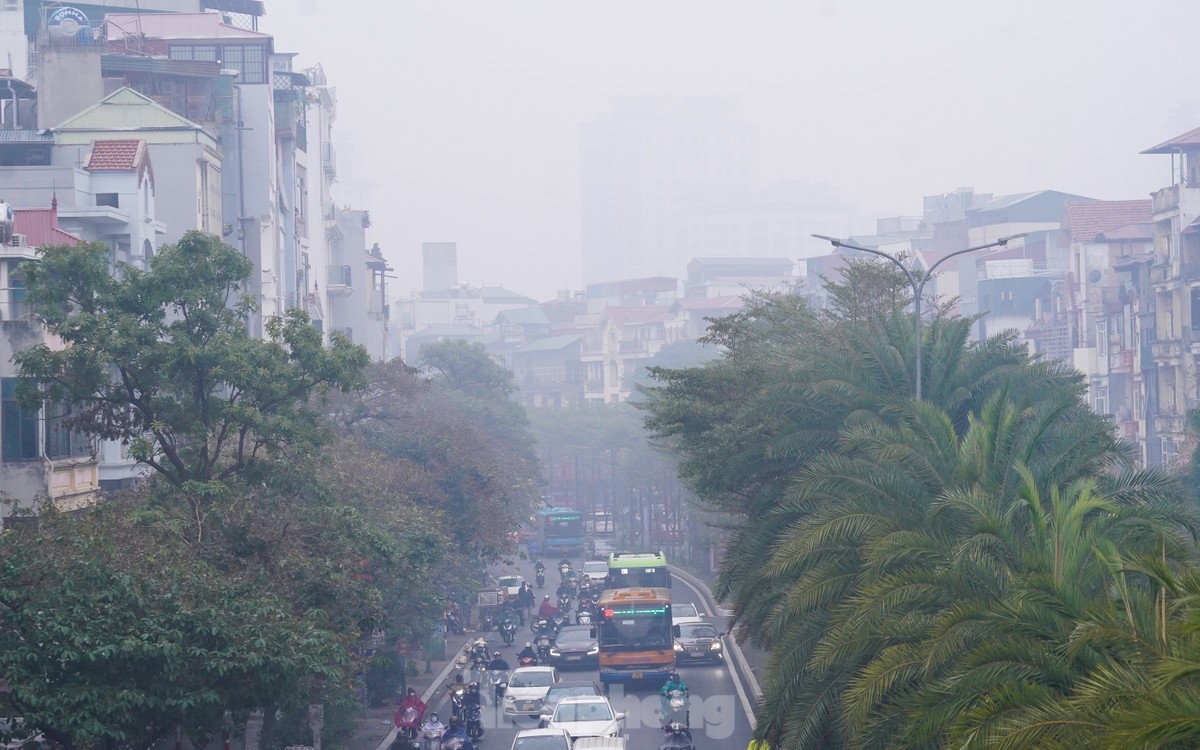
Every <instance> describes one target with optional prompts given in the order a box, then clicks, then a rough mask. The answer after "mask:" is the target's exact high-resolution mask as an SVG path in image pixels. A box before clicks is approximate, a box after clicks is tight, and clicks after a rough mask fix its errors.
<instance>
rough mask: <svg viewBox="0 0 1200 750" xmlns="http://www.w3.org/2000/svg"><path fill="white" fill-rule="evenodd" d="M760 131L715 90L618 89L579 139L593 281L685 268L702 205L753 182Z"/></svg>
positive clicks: (587, 264)
mask: <svg viewBox="0 0 1200 750" xmlns="http://www.w3.org/2000/svg"><path fill="white" fill-rule="evenodd" d="M754 151H755V147H754V138H753V133H752V131H751V128H750V127H749V126H748V125H746V123H745V122H743V121H742V119H741V114H740V111H739V109H738V107H737V105H736V104H735V103H734V102H732V101H730V100H727V99H720V98H711V97H675V96H647V97H630V98H622V99H618V100H617V101H616V103H615V106H614V109H613V111H612V112H609V113H607V114H604V115H602V116H601V117H599V118H598V119H596V120H594V121H592V122H590V123H586V124H585V125H584V126H583V128H582V132H581V139H580V177H581V183H582V184H581V198H582V203H583V205H582V229H583V237H582V239H583V280H584V282H585V283H589V284H590V283H596V282H602V281H611V280H615V279H628V278H638V277H649V276H674V277H676V278H682V276H683V274H684V272H685V269H686V267H687V263H688V261H689V260H691V258H692V257H694V255H695V253H694V251H693V250H692V248H690V247H689V242H688V237H687V233H686V231H684V227H683V223H684V222H683V219H684V217H685V214H687V213H689V212H690V211H692V210H693V207H694V206H696V205H698V204H702V203H705V202H712V201H713V200H714V199H719V197H720V196H723V195H728V194H732V193H736V192H739V191H742V190H745V189H746V188H748V187H750V186H751V185H753V180H754V167H755V158H754Z"/></svg>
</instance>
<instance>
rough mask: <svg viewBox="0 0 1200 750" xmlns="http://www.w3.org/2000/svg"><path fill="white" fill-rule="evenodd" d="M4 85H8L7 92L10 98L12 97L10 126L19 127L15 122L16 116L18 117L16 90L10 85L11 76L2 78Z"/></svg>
mask: <svg viewBox="0 0 1200 750" xmlns="http://www.w3.org/2000/svg"><path fill="white" fill-rule="evenodd" d="M4 85H5V86H7V87H8V93H9V94H11V98H12V126H13V128H16V127H19V126H18V124H17V118H18V116H19V115H18V114H17V112H18V101H17V90H16V89H14V88H13V85H12V79H11V78H6V79H4Z"/></svg>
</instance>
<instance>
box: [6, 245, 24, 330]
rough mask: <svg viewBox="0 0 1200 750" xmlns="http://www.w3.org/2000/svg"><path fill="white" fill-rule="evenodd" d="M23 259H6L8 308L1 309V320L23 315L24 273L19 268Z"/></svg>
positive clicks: (13, 318)
mask: <svg viewBox="0 0 1200 750" xmlns="http://www.w3.org/2000/svg"><path fill="white" fill-rule="evenodd" d="M23 262H24V261H21V260H17V259H15V258H10V259H9V261H8V299H7V300H6V301H7V302H8V310H2V311H0V312H3V315H0V319H3V320H20V319H21V318H23V317H25V313H26V310H25V274H24V273H22V272H21V271H20V270H18V269H20V267H21V263H23Z"/></svg>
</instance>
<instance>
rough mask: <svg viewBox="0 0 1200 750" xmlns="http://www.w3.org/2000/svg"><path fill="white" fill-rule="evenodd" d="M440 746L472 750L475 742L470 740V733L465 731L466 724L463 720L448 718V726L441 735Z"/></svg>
mask: <svg viewBox="0 0 1200 750" xmlns="http://www.w3.org/2000/svg"><path fill="white" fill-rule="evenodd" d="M480 736H482V735H480ZM442 747H443V748H457V749H458V750H474V748H475V743H474V742H471V735H470V734H468V733H467V726H466V724H465V723H464V722H462V721H457V720H454V719H451V720H450V726H449V727H447V728H446V733H445V734H443V735H442Z"/></svg>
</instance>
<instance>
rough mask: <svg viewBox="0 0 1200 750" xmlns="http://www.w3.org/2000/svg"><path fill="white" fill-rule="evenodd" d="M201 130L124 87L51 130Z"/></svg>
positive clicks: (190, 122)
mask: <svg viewBox="0 0 1200 750" xmlns="http://www.w3.org/2000/svg"><path fill="white" fill-rule="evenodd" d="M151 128H153V129H159V130H169V129H175V130H200V126H199V125H197V124H196V123H194V122H192V121H191V120H189V119H187V118H186V117H180V116H179V115H177V114H175V113H174V112H172V111H171V110H169V109H167V108H166V107H164V106H162V105H161V104H159V103H158V102H156V101H154V100H153V99H151V98H150V97H148V96H145V95H143V94H141V93H139V92H137V91H134V90H133V89H131V88H129V87H128V86H125V87H123V88H119V89H117V90H116V91H114V92H112V93H111V94H109V95H108V96H106V97H104V98H103V99H101V100H100V101H99V102H98V103H96V104H94V105H92V106H91V107H88V108H87V109H85V110H83V111H82V112H80V113H79V114H77V115H75V116H73V117H71V118H70V119H69V120H66V121H65V122H63V123H62V124H60V125H58V126H57V127H55V128H54V130H142V129H151Z"/></svg>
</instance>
